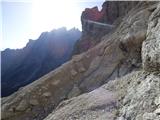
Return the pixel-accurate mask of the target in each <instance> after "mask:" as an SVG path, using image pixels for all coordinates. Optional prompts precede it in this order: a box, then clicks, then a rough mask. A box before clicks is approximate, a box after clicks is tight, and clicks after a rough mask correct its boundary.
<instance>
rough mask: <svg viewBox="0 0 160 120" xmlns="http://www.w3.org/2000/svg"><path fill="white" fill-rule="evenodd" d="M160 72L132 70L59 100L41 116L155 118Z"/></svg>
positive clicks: (98, 119) (78, 119)
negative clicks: (87, 90) (89, 89)
mask: <svg viewBox="0 0 160 120" xmlns="http://www.w3.org/2000/svg"><path fill="white" fill-rule="evenodd" d="M159 97H160V74H152V73H147V72H145V71H137V72H133V73H131V74H129V75H127V76H125V77H122V78H120V79H116V80H114V81H110V82H109V83H108V84H105V85H103V86H102V87H100V88H98V89H96V90H94V91H92V92H90V93H86V94H83V95H80V96H78V97H74V98H72V99H70V100H67V101H64V102H62V103H60V105H59V106H58V107H57V108H56V109H55V110H54V111H53V112H52V113H51V114H50V115H49V116H48V117H47V118H45V120H60V119H62V120H75V119H76V120H148V119H149V120H159V119H160V115H159V108H160V104H159V102H160V101H159Z"/></svg>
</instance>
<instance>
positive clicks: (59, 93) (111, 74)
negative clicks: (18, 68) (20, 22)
mask: <svg viewBox="0 0 160 120" xmlns="http://www.w3.org/2000/svg"><path fill="white" fill-rule="evenodd" d="M153 3H154V4H153ZM153 3H152V2H139V3H138V4H137V5H136V6H135V7H133V9H132V10H130V11H129V12H128V13H127V14H126V15H125V16H124V17H122V18H120V19H119V20H118V21H119V22H118V23H119V24H115V28H114V29H113V31H112V32H111V33H109V34H106V35H105V36H104V37H103V38H102V39H101V42H100V43H99V44H97V45H96V46H94V47H93V48H90V49H89V50H88V51H86V52H83V53H81V54H79V55H75V56H73V58H72V60H70V61H69V62H67V63H65V64H63V65H62V66H60V67H59V68H57V69H56V70H54V71H52V72H50V73H49V74H47V75H45V76H43V77H41V78H40V79H39V80H38V81H35V82H33V83H32V84H30V85H28V86H25V87H24V88H22V89H21V90H19V91H18V92H16V93H14V94H12V95H11V96H9V97H6V98H3V99H2V119H3V120H28V119H29V120H34V119H36V120H42V119H44V118H45V117H46V116H48V114H49V113H51V112H52V111H53V112H52V113H51V114H50V115H49V116H48V117H46V118H45V120H75V119H77V120H135V119H136V120H148V119H150V120H159V114H160V108H159V107H160V74H159V72H160V71H159V64H160V61H159V60H160V54H159V45H160V39H159V33H160V28H159V23H160V15H159V14H160V9H159V8H160V4H158V2H157V3H155V2H153ZM126 74H128V75H126ZM125 75H126V76H125ZM104 84H105V85H104ZM101 85H103V86H102V87H100V86H101ZM98 87H100V88H98ZM96 88H98V89H96ZM90 91H92V92H90ZM86 92H90V93H86ZM82 93H85V94H83V95H80V94H82ZM78 95H80V96H78ZM77 96H78V97H77ZM73 97H74V98H73ZM66 99H69V100H66ZM64 100H66V101H64Z"/></svg>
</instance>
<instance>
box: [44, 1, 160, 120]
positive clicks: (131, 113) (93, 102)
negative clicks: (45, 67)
mask: <svg viewBox="0 0 160 120" xmlns="http://www.w3.org/2000/svg"><path fill="white" fill-rule="evenodd" d="M159 8H160V4H159V5H157V6H152V7H151V8H149V11H152V14H151V15H150V17H149V25H148V29H147V31H148V32H147V35H146V36H147V37H146V40H145V41H144V42H143V49H142V58H143V59H142V64H143V69H144V70H145V71H143V70H141V71H137V72H132V73H130V74H128V75H126V76H124V77H121V78H120V79H115V80H114V81H110V82H109V83H107V84H105V85H103V86H102V87H100V88H98V89H96V90H94V91H92V92H90V93H87V94H83V95H80V96H78V97H74V98H72V99H69V100H66V101H63V102H61V103H60V104H59V106H58V107H57V108H56V109H55V110H54V111H53V112H52V113H51V114H50V115H49V116H48V117H46V118H45V120H59V119H63V120H68V119H76V120H159V119H160V73H159V72H160V67H159V57H160V54H159V53H158V52H159V45H160V43H159V42H160V39H159V33H160V28H159V23H160V21H159V18H160V16H159V14H160V9H159ZM155 21H157V22H156V24H155ZM156 43H157V44H156ZM148 58H149V61H148Z"/></svg>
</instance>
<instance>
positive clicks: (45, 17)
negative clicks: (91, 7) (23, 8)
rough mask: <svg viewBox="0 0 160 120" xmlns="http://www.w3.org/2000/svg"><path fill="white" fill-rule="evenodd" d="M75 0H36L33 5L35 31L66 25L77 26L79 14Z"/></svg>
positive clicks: (69, 26) (68, 26)
mask: <svg viewBox="0 0 160 120" xmlns="http://www.w3.org/2000/svg"><path fill="white" fill-rule="evenodd" d="M76 8H77V7H76V4H75V2H74V1H73V0H34V1H33V7H32V27H33V28H32V29H33V31H37V30H39V31H45V30H51V29H53V28H59V27H62V26H66V27H67V28H68V29H70V28H72V27H74V26H77V25H78V23H76V22H77V20H74V19H75V18H78V19H80V18H79V15H78V14H77V13H76Z"/></svg>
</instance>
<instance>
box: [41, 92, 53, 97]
mask: <svg viewBox="0 0 160 120" xmlns="http://www.w3.org/2000/svg"><path fill="white" fill-rule="evenodd" d="M51 95H52V94H51V93H50V92H45V93H43V95H42V96H44V97H50V96H51Z"/></svg>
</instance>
